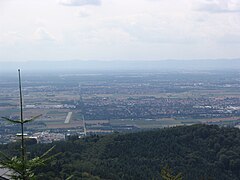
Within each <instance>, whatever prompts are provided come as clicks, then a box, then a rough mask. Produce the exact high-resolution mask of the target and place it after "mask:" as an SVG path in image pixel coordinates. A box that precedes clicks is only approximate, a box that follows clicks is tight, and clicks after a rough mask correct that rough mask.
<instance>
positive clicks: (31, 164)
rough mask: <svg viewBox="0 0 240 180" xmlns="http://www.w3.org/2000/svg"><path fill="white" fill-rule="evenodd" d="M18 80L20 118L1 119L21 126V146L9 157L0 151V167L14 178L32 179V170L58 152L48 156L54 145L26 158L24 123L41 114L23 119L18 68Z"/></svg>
mask: <svg viewBox="0 0 240 180" xmlns="http://www.w3.org/2000/svg"><path fill="white" fill-rule="evenodd" d="M18 80H19V96H20V119H19V120H13V119H10V118H7V117H2V119H3V120H5V121H8V122H10V123H14V124H19V125H20V127H21V147H20V155H19V156H15V157H9V156H8V155H6V154H4V153H3V152H0V168H6V169H8V170H9V171H10V175H9V177H10V178H11V179H16V180H33V179H35V175H34V171H35V170H36V168H38V167H40V166H44V165H45V164H46V162H48V161H50V160H51V159H53V158H54V157H55V156H57V155H58V154H55V155H52V156H48V154H49V153H50V152H51V151H52V150H53V148H54V147H52V148H50V149H49V150H48V151H46V152H45V153H44V154H43V155H41V156H39V157H35V158H33V159H28V158H27V154H26V146H25V137H24V124H26V123H29V122H32V121H34V120H35V119H37V118H38V117H40V116H41V115H38V116H35V117H32V118H31V119H24V116H23V95H22V84H21V72H20V69H18Z"/></svg>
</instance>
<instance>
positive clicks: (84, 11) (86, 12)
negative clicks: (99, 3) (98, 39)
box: [77, 8, 92, 18]
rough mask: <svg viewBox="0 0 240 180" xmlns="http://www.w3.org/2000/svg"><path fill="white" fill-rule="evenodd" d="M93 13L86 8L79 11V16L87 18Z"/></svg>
mask: <svg viewBox="0 0 240 180" xmlns="http://www.w3.org/2000/svg"><path fill="white" fill-rule="evenodd" d="M91 14H92V12H91V11H90V10H88V9H85V8H84V9H80V10H79V11H78V14H77V16H78V17H81V18H85V17H89V16H90V15H91Z"/></svg>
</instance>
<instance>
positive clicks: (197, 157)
mask: <svg viewBox="0 0 240 180" xmlns="http://www.w3.org/2000/svg"><path fill="white" fill-rule="evenodd" d="M9 146H10V145H9ZM50 146H52V145H51V144H49V145H34V146H30V147H28V149H29V150H30V151H31V152H32V155H34V154H35V155H37V154H41V152H43V151H44V150H46V149H47V148H49V147H50ZM9 148H10V147H9ZM54 151H55V152H63V153H62V154H61V155H60V156H58V157H57V158H56V159H57V160H56V161H55V162H52V163H50V164H49V165H48V166H47V167H44V168H42V169H39V172H38V173H39V174H38V176H39V179H65V178H66V177H68V176H70V175H74V177H73V179H81V177H83V179H124V180H127V179H137V180H139V179H161V177H160V171H161V168H162V167H164V166H166V165H168V166H169V167H171V168H172V169H173V172H174V173H173V174H177V173H179V172H181V173H182V174H183V177H184V179H189V180H193V179H216V180H221V179H222V180H227V179H229V180H230V179H231V180H234V179H236V180H237V179H240V130H239V129H236V128H219V127H218V126H207V125H193V126H183V127H175V128H168V129H162V130H153V131H146V132H138V133H131V134H113V135H107V136H91V137H87V138H84V139H80V140H79V139H76V140H74V138H73V139H72V140H69V141H66V142H60V143H57V144H56V148H55V150H54ZM57 177H58V178H57Z"/></svg>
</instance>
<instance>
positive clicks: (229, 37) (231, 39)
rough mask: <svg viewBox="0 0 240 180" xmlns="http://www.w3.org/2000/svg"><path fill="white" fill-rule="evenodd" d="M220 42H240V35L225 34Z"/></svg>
mask: <svg viewBox="0 0 240 180" xmlns="http://www.w3.org/2000/svg"><path fill="white" fill-rule="evenodd" d="M218 42H220V43H224V44H226V43H227V44H240V35H239V34H225V35H224V36H222V37H220V38H219V40H218Z"/></svg>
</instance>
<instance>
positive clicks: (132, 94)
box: [0, 71, 240, 143]
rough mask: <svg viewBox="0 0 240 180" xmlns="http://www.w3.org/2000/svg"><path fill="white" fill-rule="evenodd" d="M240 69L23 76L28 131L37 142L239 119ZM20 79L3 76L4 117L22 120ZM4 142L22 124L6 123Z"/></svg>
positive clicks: (0, 129) (0, 106)
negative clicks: (35, 117)
mask: <svg viewBox="0 0 240 180" xmlns="http://www.w3.org/2000/svg"><path fill="white" fill-rule="evenodd" d="M239 75H240V73H239V72H238V71H231V72H222V71H216V72H214V71H202V72H119V73H104V72H98V73H92V74H84V73H77V72H76V73H72V74H69V73H56V74H51V75H43V74H39V75H38V74H35V75H34V76H33V75H32V74H23V82H22V84H23V94H24V96H23V98H24V117H25V118H30V117H33V116H35V115H39V114H41V115H42V116H41V117H40V118H38V119H37V120H35V121H34V122H31V123H29V124H28V125H27V126H26V127H25V128H26V130H25V131H26V133H27V136H29V137H31V138H35V139H36V140H37V142H38V143H49V142H53V141H60V140H64V139H66V138H69V137H71V136H78V137H82V136H86V135H91V134H107V133H114V132H131V131H140V130H144V129H153V128H165V127H173V126H181V125H191V124H197V123H206V124H217V125H220V126H235V127H239V124H240V91H239V89H240V76H239ZM17 83H18V81H17V79H16V78H13V76H9V77H8V76H4V77H2V78H1V79H0V88H1V90H0V116H1V117H8V118H12V119H18V118H19V92H18V84H17ZM0 123H1V126H0V136H1V140H0V143H8V142H13V141H15V140H16V134H17V133H19V127H18V126H17V125H13V124H9V123H6V122H4V121H0Z"/></svg>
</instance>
